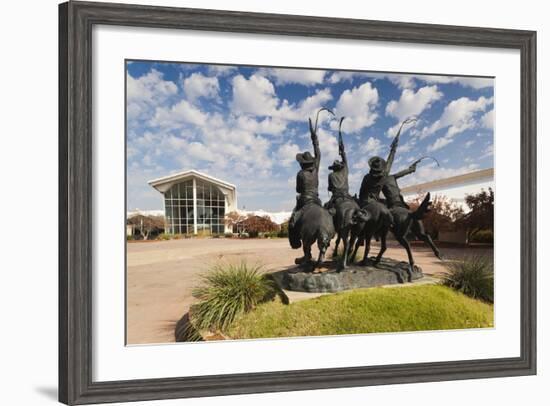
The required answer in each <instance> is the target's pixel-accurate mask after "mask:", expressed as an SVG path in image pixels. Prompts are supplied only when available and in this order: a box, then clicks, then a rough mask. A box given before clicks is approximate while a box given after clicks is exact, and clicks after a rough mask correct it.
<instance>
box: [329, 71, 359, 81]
mask: <svg viewBox="0 0 550 406" xmlns="http://www.w3.org/2000/svg"><path fill="white" fill-rule="evenodd" d="M355 76H356V72H341V71H338V72H333V73H332V74H331V75H330V76H329V78H328V81H329V83H332V84H334V83H339V82H346V81H351V80H353V78H354V77H355Z"/></svg>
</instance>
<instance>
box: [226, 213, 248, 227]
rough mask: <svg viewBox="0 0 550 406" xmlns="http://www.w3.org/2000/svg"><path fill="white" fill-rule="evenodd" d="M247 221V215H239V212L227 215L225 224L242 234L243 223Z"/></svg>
mask: <svg viewBox="0 0 550 406" xmlns="http://www.w3.org/2000/svg"><path fill="white" fill-rule="evenodd" d="M245 220H246V215H244V214H241V213H239V212H238V211H232V212H229V213H227V214H226V215H225V224H226V225H227V226H228V227H231V229H232V230H233V232H241V231H243V230H242V228H243V227H242V224H243V221H245Z"/></svg>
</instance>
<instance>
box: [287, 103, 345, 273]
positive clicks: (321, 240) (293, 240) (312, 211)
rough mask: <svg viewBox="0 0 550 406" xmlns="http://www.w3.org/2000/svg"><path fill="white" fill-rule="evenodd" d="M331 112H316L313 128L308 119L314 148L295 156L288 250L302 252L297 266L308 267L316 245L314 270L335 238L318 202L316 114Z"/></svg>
mask: <svg viewBox="0 0 550 406" xmlns="http://www.w3.org/2000/svg"><path fill="white" fill-rule="evenodd" d="M325 110H326V111H329V112H330V113H332V112H331V111H330V110H328V109H326V108H323V109H320V110H319V111H318V112H317V118H316V120H315V126H313V125H312V124H311V119H309V120H308V121H309V131H310V134H311V142H312V145H313V151H314V155H312V154H311V153H310V152H309V151H306V152H304V153H299V154H297V155H296V160H297V161H298V163H299V164H300V168H301V169H300V171H299V172H298V174H297V176H296V193H298V197H297V199H296V207H295V208H294V211H293V213H292V216H291V218H290V222H289V230H288V231H289V233H288V238H289V242H290V246H291V247H292V248H294V249H298V248H300V247H302V248H303V251H304V256H303V257H302V258H297V259H296V261H295V262H296V263H297V264H304V265H311V264H312V263H313V262H312V259H311V258H312V257H311V246H312V245H313V244H314V243H315V242H317V246H318V248H319V257H318V258H317V262H315V263H313V269H315V268H316V267H317V266H319V265H320V264H321V262H323V259H324V256H325V253H326V251H327V249H328V247H329V244H330V240H331V239H332V238H333V237H334V234H335V231H334V224H333V220H332V216H331V215H330V213H329V211H328V210H327V209H325V208H324V207H323V206H322V203H321V200H320V199H319V194H318V189H319V165H320V162H321V150H320V148H319V139H318V137H317V125H318V121H319V113H320V112H321V111H325Z"/></svg>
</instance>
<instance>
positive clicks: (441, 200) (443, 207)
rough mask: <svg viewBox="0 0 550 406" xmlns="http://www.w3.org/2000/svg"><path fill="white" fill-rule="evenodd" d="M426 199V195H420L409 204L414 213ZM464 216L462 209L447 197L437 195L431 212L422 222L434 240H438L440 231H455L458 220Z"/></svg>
mask: <svg viewBox="0 0 550 406" xmlns="http://www.w3.org/2000/svg"><path fill="white" fill-rule="evenodd" d="M423 199H424V195H421V194H419V195H418V196H416V197H415V198H414V199H412V200H410V201H408V202H407V203H408V204H409V206H410V207H411V210H412V211H414V210H416V209H417V208H418V206H420V203H421V202H422V200H423ZM463 216H464V211H463V210H462V207H460V206H459V205H457V204H456V203H453V202H452V201H451V200H450V199H449V198H447V197H446V196H439V195H436V196H435V198H434V199H433V200H432V204H431V206H430V211H429V212H428V214H426V216H425V217H424V219H423V220H422V222H423V223H424V228H425V229H426V232H427V233H428V234H430V235H431V236H432V237H433V238H437V237H438V235H439V232H440V231H455V230H456V229H457V226H458V220H459V219H461V218H462V217H463Z"/></svg>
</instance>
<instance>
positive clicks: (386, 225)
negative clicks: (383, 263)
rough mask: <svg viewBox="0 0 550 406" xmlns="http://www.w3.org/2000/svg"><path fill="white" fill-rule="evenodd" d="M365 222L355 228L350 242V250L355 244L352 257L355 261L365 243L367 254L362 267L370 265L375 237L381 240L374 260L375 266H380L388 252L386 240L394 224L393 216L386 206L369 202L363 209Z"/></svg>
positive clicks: (377, 202)
mask: <svg viewBox="0 0 550 406" xmlns="http://www.w3.org/2000/svg"><path fill="white" fill-rule="evenodd" d="M362 212H363V213H364V218H365V220H364V221H362V222H359V223H358V225H359V226H358V227H356V228H354V230H353V233H352V235H351V240H350V244H349V246H350V249H351V248H352V247H353V245H354V244H355V248H354V250H353V254H352V255H351V256H350V257H351V259H352V260H353V259H354V258H355V257H356V256H357V251H358V250H359V247H360V246H361V244H362V243H363V242H364V244H365V252H364V254H363V260H362V261H361V265H368V262H369V259H368V258H369V252H370V243H371V240H372V238H373V237H376V238H378V239H380V251H379V252H378V255H377V256H376V258H375V260H374V265H376V264H378V263H379V262H380V260H381V259H382V255H384V252H386V238H387V235H388V231H389V230H390V228H391V227H392V224H393V216H392V214H391V212H390V210H389V209H388V208H387V207H386V205H384V204H382V203H380V202H379V201H377V200H371V201H369V202H368V203H367V204H366V205H365V206H364V207H363V209H362Z"/></svg>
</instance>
